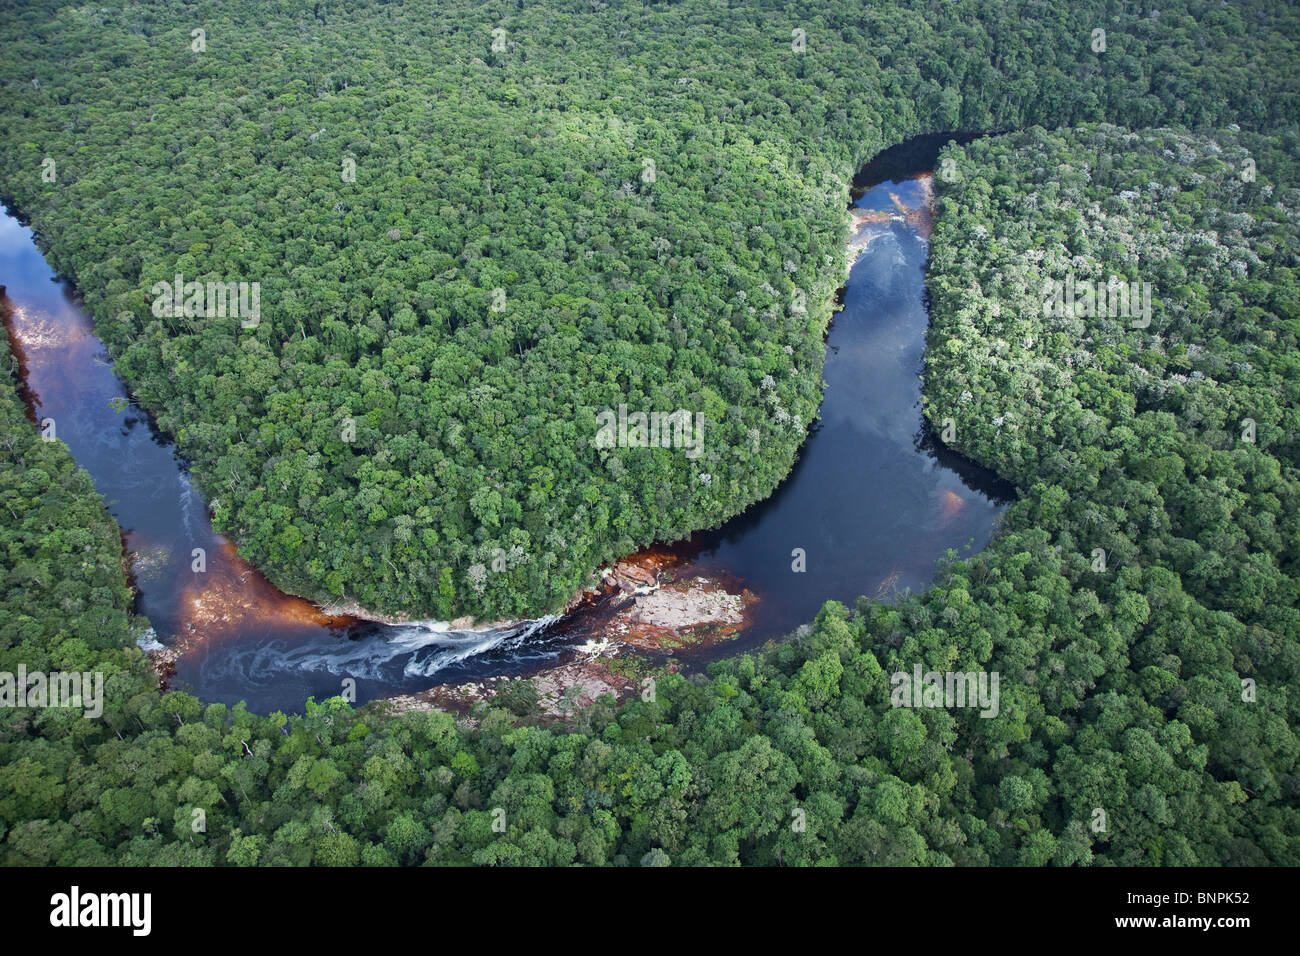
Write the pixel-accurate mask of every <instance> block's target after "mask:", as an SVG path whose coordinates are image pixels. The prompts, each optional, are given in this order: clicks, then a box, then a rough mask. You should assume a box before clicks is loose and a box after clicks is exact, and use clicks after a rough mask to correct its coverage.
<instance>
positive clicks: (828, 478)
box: [0, 146, 1012, 713]
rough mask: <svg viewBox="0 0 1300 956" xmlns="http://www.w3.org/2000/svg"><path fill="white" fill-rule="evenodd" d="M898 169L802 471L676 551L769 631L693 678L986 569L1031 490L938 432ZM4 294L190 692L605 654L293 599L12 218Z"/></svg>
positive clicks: (551, 627) (924, 233) (428, 681)
mask: <svg viewBox="0 0 1300 956" xmlns="http://www.w3.org/2000/svg"><path fill="white" fill-rule="evenodd" d="M935 149H937V146H936V147H935ZM882 155H883V154H882ZM929 162H930V163H932V162H933V156H932V155H931V157H930V159H929ZM868 170H870V167H868ZM888 175H889V176H890V177H891V178H885V179H883V180H882V181H879V182H871V181H868V182H865V183H862V182H860V183H859V185H860V186H863V187H864V191H863V193H862V195H861V197H860V198H859V199H858V200H857V202H856V203H855V216H854V217H855V221H856V222H857V223H858V224H859V228H858V231H857V233H856V235H855V239H854V245H855V247H857V248H858V250H859V254H858V258H857V260H856V262H855V264H854V266H853V268H852V271H851V273H850V276H849V279H848V282H847V285H846V287H845V290H844V296H843V302H844V308H843V311H842V312H840V313H838V314H837V315H836V317H835V319H834V322H833V323H832V326H831V330H830V334H829V336H828V338H827V353H826V363H825V370H824V372H823V377H824V379H825V382H826V390H825V395H824V398H823V402H822V407H821V414H820V419H819V421H818V422H817V423H816V424H815V426H814V427H813V429H812V431H811V432H810V434H809V437H808V439H807V441H806V442H805V444H804V446H803V448H802V450H801V452H800V457H799V461H798V462H797V463H796V465H795V467H794V470H793V471H792V472H791V474H790V475H789V477H788V478H787V479H786V480H785V481H784V482H783V483H782V485H781V486H780V487H779V488H778V489H777V491H776V493H775V494H774V495H773V496H772V497H771V498H769V499H768V500H766V501H764V502H761V503H760V504H758V505H756V506H754V507H753V508H751V509H749V510H748V511H747V512H745V513H744V514H742V515H740V516H738V517H737V518H735V519H733V520H732V521H730V522H728V523H727V524H725V525H724V526H723V527H722V528H720V529H718V530H715V531H711V532H703V533H700V534H698V535H696V536H694V537H693V538H692V539H691V540H689V541H687V542H680V543H678V544H676V545H674V546H672V549H673V550H674V551H675V552H676V553H677V554H678V555H679V557H680V558H681V560H682V564H681V566H680V567H679V568H678V569H677V570H676V574H677V575H678V577H679V578H680V577H691V576H710V577H712V578H715V579H721V580H724V581H727V582H729V583H730V582H738V583H740V584H743V586H744V587H746V588H748V589H749V590H750V591H752V592H754V593H755V594H757V595H758V597H759V602H758V603H757V605H756V606H755V609H754V612H753V614H752V623H751V625H750V626H749V627H748V628H747V629H745V630H744V631H743V632H742V633H741V635H740V636H739V637H738V638H737V639H735V640H732V641H729V642H726V643H721V644H717V645H714V646H713V647H710V648H708V649H707V650H701V651H699V652H696V658H697V659H696V663H700V662H701V661H702V660H703V659H705V658H707V657H710V656H712V657H716V656H719V655H721V654H730V653H736V652H738V651H740V650H743V649H748V648H752V647H755V646H757V645H759V644H761V643H762V642H764V641H766V640H768V639H770V638H773V637H777V636H780V635H782V634H785V633H788V632H789V631H791V630H793V629H794V628H796V627H797V626H798V625H800V624H802V623H805V622H807V621H809V620H811V619H812V617H813V616H814V615H815V614H816V612H817V610H818V608H820V606H821V604H822V602H823V601H826V600H831V599H834V600H840V601H844V602H846V603H849V604H851V603H852V601H853V600H854V599H855V598H856V597H857V596H858V595H860V594H866V595H868V596H872V597H879V598H882V599H884V598H889V597H893V596H895V595H897V594H899V593H903V592H905V591H907V590H919V589H922V588H924V587H926V586H927V585H928V584H929V583H930V581H931V580H932V578H933V576H934V572H935V568H936V562H937V560H938V559H940V558H941V557H942V556H943V555H944V554H945V553H946V552H947V551H948V550H949V549H956V550H957V551H958V552H959V553H960V554H962V555H968V554H970V553H973V552H974V551H977V550H979V549H981V548H983V547H984V546H985V544H987V542H988V540H989V537H990V536H991V534H992V533H993V530H994V527H995V522H996V519H997V517H998V515H999V514H1000V513H1001V511H1002V509H1003V507H1005V504H1006V502H1007V501H1008V500H1009V499H1010V496H1011V494H1012V489H1010V488H1009V487H1008V486H1006V485H1004V484H1003V483H1001V482H999V481H998V480H997V479H996V478H995V477H994V476H993V475H991V474H989V473H987V472H985V471H983V470H982V469H980V468H978V467H976V466H974V465H971V464H970V463H969V462H965V461H963V460H962V459H960V458H958V457H957V456H955V455H952V454H950V453H947V452H945V451H944V450H942V449H941V448H938V447H937V446H936V443H935V442H934V441H933V440H932V439H931V438H930V437H929V436H928V435H927V434H926V432H925V431H924V429H923V428H922V417H921V379H920V374H921V369H922V357H923V352H924V347H925V333H926V327H927V324H928V316H927V313H926V303H925V259H926V253H927V239H928V235H929V229H928V226H929V217H930V196H931V190H930V181H929V173H927V172H916V173H911V174H908V173H904V172H902V171H889V172H888ZM0 283H2V284H4V285H5V286H6V287H7V292H6V296H5V300H4V303H3V304H4V306H5V308H6V311H7V313H8V317H7V319H6V327H7V329H8V331H9V334H10V341H11V344H12V347H13V348H14V351H15V353H16V355H17V356H18V358H19V360H20V370H21V371H22V374H23V379H24V383H25V385H26V390H27V398H28V401H29V405H30V408H31V410H32V412H33V415H34V416H35V417H36V418H37V420H45V419H51V420H53V422H54V426H55V429H56V435H57V437H58V438H59V439H60V440H62V441H63V442H65V443H66V444H67V446H68V448H69V449H70V450H71V452H72V455H73V457H74V458H75V459H76V460H77V462H78V464H80V465H81V466H82V467H83V468H85V469H86V471H87V472H89V474H90V475H91V477H92V479H93V480H94V483H95V486H96V487H97V488H98V489H99V491H100V492H101V493H102V494H103V495H104V497H105V498H106V499H107V501H108V506H109V510H110V511H111V512H112V513H113V515H114V517H115V518H116V519H117V521H118V523H119V524H120V525H121V527H122V530H123V532H124V535H125V540H126V545H127V548H128V550H129V552H130V558H131V565H132V569H133V577H134V584H135V586H136V588H137V590H138V602H137V610H138V611H139V612H140V613H142V614H144V615H146V616H147V617H148V618H149V620H150V622H151V623H152V624H153V626H154V628H155V631H156V635H157V639H158V641H160V642H161V643H162V644H164V645H168V646H176V647H178V649H180V650H182V653H181V654H180V656H179V659H178V661H177V663H176V670H175V676H174V679H173V681H172V686H173V687H174V688H177V689H185V690H189V691H191V692H193V693H195V694H196V695H197V696H199V697H200V698H202V699H203V700H205V701H221V702H224V703H227V704H234V703H236V702H238V701H239V700H244V701H247V703H248V706H249V709H250V710H252V711H255V712H258V713H269V712H271V711H274V710H283V711H286V712H298V711H301V710H302V707H303V703H304V701H305V700H306V699H307V698H308V697H309V696H315V697H316V698H317V699H323V698H325V697H330V696H334V695H336V694H338V693H339V692H340V689H341V681H342V679H343V678H345V677H350V678H353V679H355V681H356V690H357V697H358V702H364V701H366V700H370V699H374V698H377V697H387V696H392V695H395V694H403V693H412V692H414V691H418V690H424V689H426V688H428V687H430V686H432V685H434V684H439V683H455V682H460V681H466V680H477V679H481V678H484V677H489V676H495V675H499V674H512V673H521V672H526V671H529V670H533V669H536V668H539V667H543V666H546V665H548V664H551V663H559V662H560V661H562V660H564V659H565V658H566V657H567V656H569V655H571V654H572V653H573V650H574V648H575V647H577V646H579V645H582V644H584V643H585V642H587V641H589V640H592V639H599V637H600V634H599V626H600V621H601V620H602V618H601V615H599V614H592V613H589V612H584V611H582V610H579V611H578V612H576V613H574V614H572V615H570V616H568V617H565V618H547V619H544V620H541V621H534V622H524V623H521V624H518V625H515V626H510V627H502V628H498V629H495V630H491V631H457V630H452V629H449V628H448V627H447V626H446V625H445V624H442V623H437V622H424V623H414V624H404V625H394V626H389V625H380V624H375V623H371V622H365V621H358V620H355V619H352V618H330V617H327V616H326V615H324V614H323V613H321V611H320V610H319V609H318V608H316V607H315V606H314V605H312V604H310V603H309V602H307V601H303V600H301V599H298V598H294V597H290V596H287V595H285V594H283V593H282V592H280V591H278V590H277V589H276V588H275V587H273V586H272V585H271V584H270V583H269V582H268V581H266V579H265V578H264V577H263V576H262V575H261V574H260V573H259V572H258V571H257V570H256V569H255V568H253V567H251V566H249V565H248V564H246V563H245V562H243V561H242V560H241V559H240V558H239V557H238V556H237V555H236V554H235V549H234V547H233V546H232V545H231V544H230V543H229V542H228V541H226V540H225V539H224V538H222V537H221V536H220V535H217V534H216V533H215V532H213V530H212V528H211V525H210V523H209V521H208V512H207V508H206V506H205V505H204V502H203V500H202V498H201V497H200V495H199V494H198V492H197V490H196V489H195V487H194V485H193V483H192V480H191V478H190V476H189V473H188V471H187V469H186V467H185V463H184V462H183V461H182V460H181V459H180V458H179V457H178V456H177V454H176V450H175V446H174V443H173V442H172V441H171V439H170V438H169V437H168V436H166V435H163V434H160V433H159V432H158V431H157V430H156V428H154V426H153V423H152V422H151V421H150V419H149V417H148V416H147V415H146V414H145V413H144V412H142V411H141V410H140V409H139V408H138V407H136V406H134V405H131V404H130V403H129V399H128V395H127V391H126V389H125V387H124V386H123V385H122V383H121V382H120V381H119V380H118V379H117V377H116V375H115V374H114V372H113V368H112V364H111V362H110V361H109V358H108V355H107V353H106V350H105V348H104V346H103V344H102V343H101V342H100V341H99V339H97V338H96V337H95V335H94V331H93V328H92V325H91V322H90V320H89V318H88V317H87V315H86V314H85V313H84V312H83V311H82V309H81V308H80V307H79V305H78V302H77V300H76V298H75V296H74V295H73V294H72V292H71V290H70V289H69V288H68V287H67V285H66V284H65V283H62V282H60V281H59V280H58V279H57V277H56V276H55V275H54V274H53V273H52V271H51V270H50V268H49V266H48V265H47V264H46V262H45V260H44V259H43V258H42V256H41V253H40V251H39V250H38V249H37V247H36V245H35V243H34V241H33V238H32V234H31V231H30V230H29V229H27V228H26V227H24V226H22V225H21V224H20V223H19V222H18V221H17V220H16V219H14V218H13V217H12V216H9V215H6V216H5V217H4V219H3V220H0ZM196 549H200V550H201V551H202V563H203V566H204V567H203V570H202V571H197V570H195V568H196V563H197V559H198V555H197V553H196ZM796 549H799V551H800V552H801V553H802V567H803V570H802V571H800V570H796V568H797V567H798V566H799V563H800V562H799V560H798V556H797V554H796ZM687 657H688V659H689V658H690V655H689V654H688V655H687Z"/></svg>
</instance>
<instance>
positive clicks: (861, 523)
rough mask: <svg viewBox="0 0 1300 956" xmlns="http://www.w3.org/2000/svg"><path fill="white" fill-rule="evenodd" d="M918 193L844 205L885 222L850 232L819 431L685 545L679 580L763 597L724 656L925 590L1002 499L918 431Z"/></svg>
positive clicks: (975, 543)
mask: <svg viewBox="0 0 1300 956" xmlns="http://www.w3.org/2000/svg"><path fill="white" fill-rule="evenodd" d="M900 175H901V174H900ZM927 187H928V182H927V181H926V178H924V177H922V178H914V179H904V180H901V181H899V180H886V181H885V182H883V183H878V184H876V185H874V186H873V187H872V188H870V189H868V190H867V191H866V192H865V194H864V195H863V196H862V197H861V198H860V199H859V200H858V201H857V202H856V203H855V204H854V208H856V209H863V210H873V211H879V212H885V213H891V214H893V218H890V219H888V220H887V221H885V222H880V223H871V222H868V223H866V224H865V225H864V226H863V227H862V231H861V233H860V241H861V240H865V241H866V248H865V250H864V251H863V252H862V253H861V254H860V256H859V258H858V260H857V261H856V263H855V264H854V266H853V269H852V272H851V273H850V276H849V282H848V284H847V286H846V287H845V290H844V309H843V311H842V312H840V313H839V314H838V315H836V317H835V320H834V324H833V325H832V327H831V332H830V335H829V336H828V338H827V350H826V365H825V370H824V371H823V373H822V377H823V379H824V381H825V383H826V390H825V393H824V396H823V399H822V407H821V417H820V420H819V422H818V424H817V426H816V428H815V430H814V432H813V434H812V435H811V436H810V437H809V439H808V440H807V442H806V443H805V444H804V447H803V449H802V451H801V452H800V458H799V461H798V462H797V463H796V465H795V468H794V470H793V471H792V472H791V474H790V475H789V477H787V478H786V480H785V481H784V482H783V483H782V485H781V487H780V488H779V489H778V490H777V492H776V494H775V495H773V496H772V497H771V498H769V499H768V500H766V501H764V502H761V503H760V504H758V505H755V506H754V507H753V508H751V509H749V510H748V511H747V512H745V513H744V514H742V515H740V516H739V517H737V518H735V519H734V520H732V521H731V522H729V523H728V524H726V525H725V526H723V527H722V528H721V529H719V530H718V531H715V532H710V533H707V534H704V535H698V536H696V538H695V539H694V540H693V541H692V542H691V543H690V546H689V551H690V552H691V553H692V554H693V558H692V559H691V561H690V563H689V565H688V568H687V570H688V572H691V573H701V574H706V575H707V574H710V573H715V572H726V573H728V574H730V575H735V576H736V577H739V578H741V579H743V580H744V582H745V584H746V586H748V587H749V588H750V589H751V590H753V591H755V592H757V593H758V594H759V595H760V596H761V598H762V604H761V606H760V610H759V612H758V613H757V614H756V616H755V619H754V624H753V625H752V626H751V627H750V628H748V629H747V630H746V632H745V633H744V635H743V636H742V637H741V639H740V640H738V641H736V642H733V643H732V644H730V645H729V650H730V649H738V648H743V647H750V646H753V645H755V644H757V643H760V642H762V641H764V640H766V639H768V638H771V637H774V636H778V635H781V634H785V633H787V632H789V631H791V630H793V629H794V628H796V627H798V626H799V625H800V624H803V623H806V622H808V621H810V620H812V618H813V617H814V616H815V615H816V613H817V611H818V610H819V609H820V608H821V605H822V603H823V602H824V601H827V600H831V599H834V600H840V601H843V602H844V603H845V604H848V605H849V606H852V604H853V601H854V600H855V599H856V598H857V597H858V596H859V595H863V594H865V595H867V596H869V597H881V598H886V597H892V596H895V595H898V594H900V593H903V592H906V591H908V590H912V591H917V590H921V589H923V588H925V587H926V586H928V585H929V584H930V582H931V580H932V578H933V576H934V572H935V562H936V560H937V559H938V558H940V557H941V556H942V555H943V554H944V552H945V551H947V549H949V548H953V549H956V550H957V551H958V553H959V555H962V556H965V555H969V554H970V553H973V552H975V551H978V550H980V549H982V548H983V547H984V546H985V545H986V544H987V543H988V540H989V537H990V535H991V533H992V531H993V527H994V523H995V519H996V518H997V516H998V515H999V514H1000V513H1001V511H1002V510H1003V508H1004V507H1005V505H1006V503H1007V502H1008V501H1009V500H1010V499H1011V497H1012V496H1013V495H1014V490H1013V489H1012V488H1011V487H1010V486H1008V485H1006V484H1005V483H1003V482H1001V481H999V480H998V479H997V478H996V477H995V476H994V475H992V474H990V473H988V472H986V471H984V470H983V469H980V468H979V467H978V466H975V465H972V464H971V463H969V462H966V461H964V460H962V459H960V458H959V457H958V456H956V455H953V454H951V453H948V452H946V451H944V450H943V449H941V448H938V447H936V446H937V443H936V442H935V441H933V439H932V438H931V436H929V435H927V434H926V433H925V432H924V431H923V429H922V423H923V420H922V416H921V377H920V376H921V371H922V361H923V356H924V349H925V332H926V327H927V325H928V323H929V317H928V314H927V312H926V308H925V297H924V291H925V259H926V254H927V241H926V239H925V238H924V237H923V236H924V235H925V234H928V224H929V205H928V188H927ZM895 199H897V200H899V201H900V202H901V205H902V206H903V207H904V208H906V209H908V210H910V211H911V214H910V215H904V214H903V213H902V211H901V210H900V209H899V208H898V206H899V203H896V202H895ZM796 548H798V549H802V551H803V555H804V561H803V564H804V567H805V570H804V571H802V572H799V571H796V570H794V567H795V560H796V559H795V556H794V551H795V549H796Z"/></svg>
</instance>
